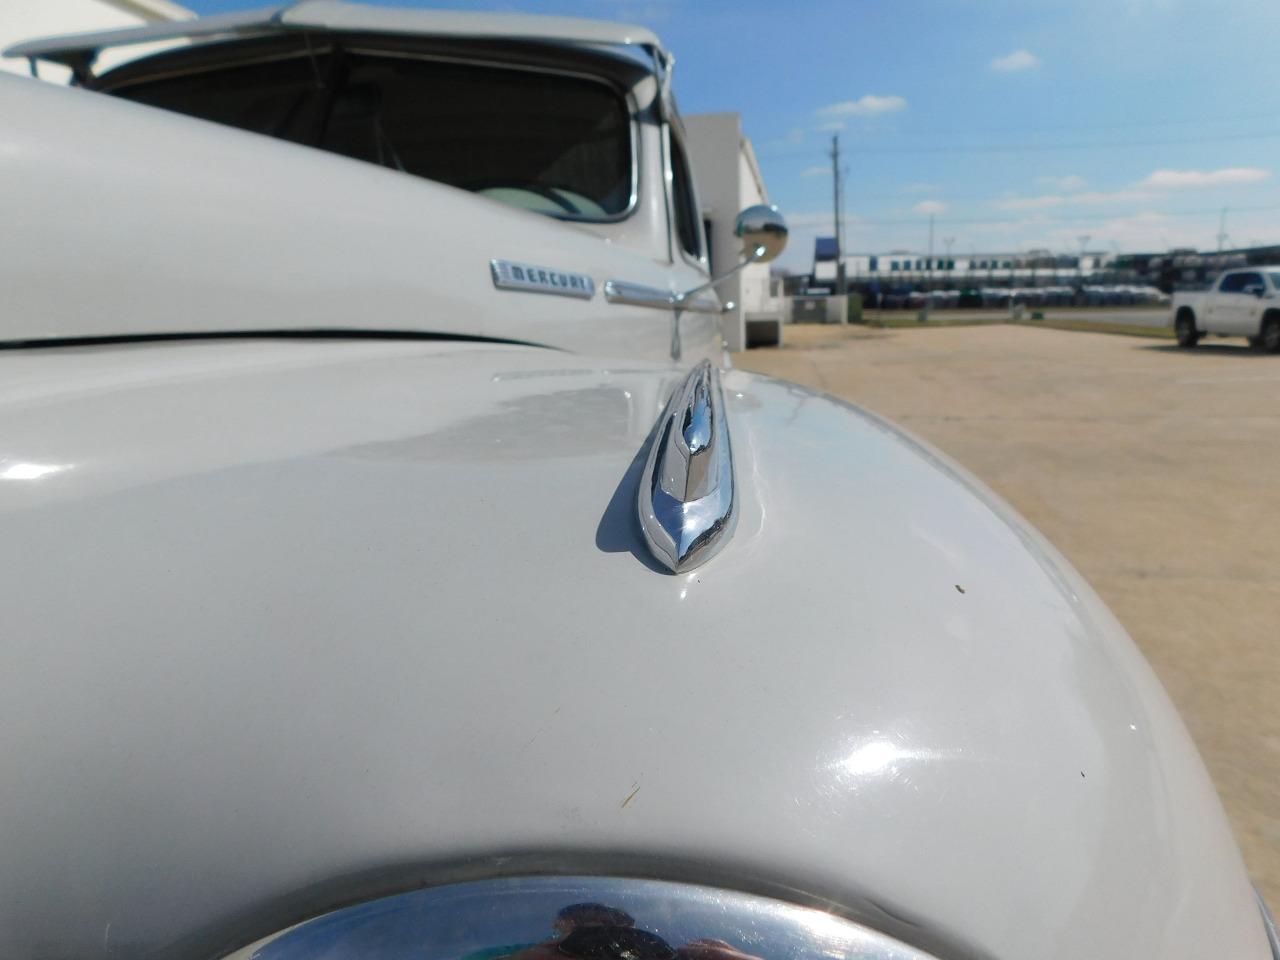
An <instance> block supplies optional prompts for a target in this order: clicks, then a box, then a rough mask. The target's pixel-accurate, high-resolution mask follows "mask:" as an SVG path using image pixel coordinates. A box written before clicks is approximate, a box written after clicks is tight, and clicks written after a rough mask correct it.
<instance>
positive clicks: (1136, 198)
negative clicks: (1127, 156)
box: [1067, 190, 1160, 204]
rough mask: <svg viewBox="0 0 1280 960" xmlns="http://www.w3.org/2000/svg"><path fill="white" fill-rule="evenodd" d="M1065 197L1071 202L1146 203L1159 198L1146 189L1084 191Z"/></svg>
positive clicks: (1158, 195)
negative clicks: (1105, 191) (1108, 191)
mask: <svg viewBox="0 0 1280 960" xmlns="http://www.w3.org/2000/svg"><path fill="white" fill-rule="evenodd" d="M1067 199H1068V200H1070V201H1071V202H1072V203H1085V204H1099V203H1147V202H1149V201H1151V200H1158V199H1160V194H1158V193H1149V192H1147V191H1146V190H1113V191H1112V192H1110V193H1104V192H1099V191H1086V192H1084V193H1076V194H1072V195H1071V196H1070V197H1068V198H1067Z"/></svg>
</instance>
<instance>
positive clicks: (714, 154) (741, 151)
mask: <svg viewBox="0 0 1280 960" xmlns="http://www.w3.org/2000/svg"><path fill="white" fill-rule="evenodd" d="M684 124H685V133H686V135H687V138H688V148H689V156H690V161H691V163H692V164H693V175H694V178H695V179H696V181H697V184H698V199H699V202H700V203H701V204H702V215H703V219H704V221H705V222H706V224H707V225H708V231H707V240H708V243H709V244H710V247H711V272H712V274H713V275H719V274H722V273H727V272H728V271H729V270H732V269H733V268H734V266H736V265H737V263H738V261H739V260H740V259H741V255H742V245H741V242H740V241H739V240H738V238H737V237H736V236H734V233H733V228H734V222H735V220H736V219H737V216H738V213H739V212H740V211H741V210H743V208H745V207H749V206H752V205H753V204H757V203H768V202H769V196H768V191H767V189H766V188H765V185H764V182H763V179H762V178H761V176H760V172H759V167H758V165H757V164H756V162H755V153H754V151H753V149H752V147H751V141H750V140H748V139H747V138H746V137H745V136H743V133H742V119H741V117H740V116H739V115H738V114H736V113H704V114H698V115H695V116H691V117H686V118H685V121H684ZM717 293H718V294H719V296H720V299H721V301H722V302H723V301H728V300H732V301H733V302H734V303H735V304H736V305H737V306H736V308H735V309H734V310H732V311H730V312H728V313H726V314H724V315H722V317H721V329H722V330H723V332H724V338H725V342H726V343H727V344H728V346H729V349H730V350H742V349H744V348H745V346H746V317H747V315H748V314H751V315H752V316H759V315H763V314H776V315H777V316H779V317H781V315H782V303H781V301H780V299H779V298H778V297H777V296H775V295H774V294H773V292H772V290H771V284H770V282H769V265H768V264H767V263H753V264H752V265H751V266H749V267H747V268H746V269H745V270H743V271H742V272H741V273H739V274H737V275H736V276H734V277H731V278H729V279H728V280H726V281H725V282H724V283H722V284H720V285H719V286H718V287H717Z"/></svg>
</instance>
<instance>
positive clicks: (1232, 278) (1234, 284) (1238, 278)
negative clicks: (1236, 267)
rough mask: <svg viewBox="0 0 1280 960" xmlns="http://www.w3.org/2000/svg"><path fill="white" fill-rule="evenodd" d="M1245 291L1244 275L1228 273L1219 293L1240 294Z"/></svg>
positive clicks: (1219, 286) (1223, 279)
mask: <svg viewBox="0 0 1280 960" xmlns="http://www.w3.org/2000/svg"><path fill="white" fill-rule="evenodd" d="M1243 289H1244V274H1243V273H1228V274H1227V275H1226V276H1225V277H1223V278H1222V283H1221V284H1219V285H1218V292H1219V293H1239V292H1240V291H1241V290H1243Z"/></svg>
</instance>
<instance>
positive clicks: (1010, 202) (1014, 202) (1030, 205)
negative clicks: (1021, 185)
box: [996, 194, 1067, 210]
mask: <svg viewBox="0 0 1280 960" xmlns="http://www.w3.org/2000/svg"><path fill="white" fill-rule="evenodd" d="M1066 202H1067V198H1066V197H1060V196H1058V195H1057V194H1046V195H1044V196H1041V197H1008V198H1006V199H1004V200H1000V201H997V202H996V206H997V207H999V208H1000V209H1001V210H1044V209H1046V208H1048V207H1060V206H1062V205H1063V204H1064V203H1066Z"/></svg>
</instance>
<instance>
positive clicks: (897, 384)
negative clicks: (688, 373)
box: [735, 325, 1280, 905]
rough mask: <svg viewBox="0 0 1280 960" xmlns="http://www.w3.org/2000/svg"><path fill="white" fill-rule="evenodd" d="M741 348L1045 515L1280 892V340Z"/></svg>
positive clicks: (1256, 869)
mask: <svg viewBox="0 0 1280 960" xmlns="http://www.w3.org/2000/svg"><path fill="white" fill-rule="evenodd" d="M735 362H736V363H737V364H738V365H739V366H740V367H744V368H746V369H750V370H757V371H760V372H763V373H768V374H771V375H774V376H779V377H784V378H786V379H789V380H795V381H798V382H800V383H803V384H807V385H809V386H812V387H816V388H818V389H822V390H825V391H828V392H830V393H833V394H836V395H838V396H841V397H844V398H846V399H848V400H852V401H854V402H857V403H859V404H861V405H863V406H865V407H868V408H870V409H872V410H874V411H876V412H878V413H881V414H883V415H885V416H887V417H889V418H890V419H892V420H894V421H896V422H898V423H900V424H902V425H903V426H905V427H906V428H907V429H909V430H911V431H913V432H915V433H917V434H919V435H920V436H922V437H924V438H925V439H927V440H929V441H930V442H932V443H933V444H935V445H936V446H938V447H940V448H941V449H943V450H944V451H946V452H947V453H948V454H950V455H951V456H952V457H954V458H955V459H956V460H958V461H960V462H961V463H962V464H964V465H965V466H966V467H968V468H969V469H970V470H972V471H973V472H974V473H976V474H977V475H978V476H979V477H980V478H982V479H983V480H984V481H986V483H987V484H989V485H990V486H991V487H993V488H994V489H995V490H996V491H997V492H998V493H1000V494H1001V495H1003V496H1004V497H1005V498H1007V499H1008V500H1009V501H1010V502H1011V503H1012V504H1013V505H1014V506H1015V507H1016V508H1017V509H1018V510H1019V511H1020V512H1021V513H1022V514H1023V515H1024V516H1025V517H1027V518H1028V519H1029V520H1030V521H1031V522H1032V523H1033V524H1035V525H1036V526H1037V527H1038V528H1039V529H1040V530H1041V531H1043V532H1044V533H1045V534H1046V535H1047V536H1048V537H1049V539H1050V540H1052V541H1053V542H1054V544H1055V545H1057V547H1058V548H1059V549H1060V550H1062V552H1063V553H1065V554H1066V555H1067V557H1068V558H1069V559H1070V560H1071V561H1072V562H1073V563H1074V564H1075V565H1076V566H1077V567H1078V568H1079V569H1080V570H1081V572H1082V573H1083V574H1084V575H1085V576H1086V577H1087V578H1088V579H1089V580H1090V581H1091V582H1092V583H1093V585H1094V587H1095V588H1096V589H1097V590H1098V592H1099V593H1100V594H1101V595H1102V597H1103V599H1104V600H1105V601H1106V602H1107V603H1108V604H1109V605H1110V606H1111V608H1112V610H1114V611H1115V613H1116V615H1117V616H1118V617H1119V618H1120V620H1121V621H1122V622H1123V623H1124V624H1125V626H1126V627H1127V628H1128V629H1129V632H1130V633H1131V634H1132V635H1133V637H1134V639H1135V640H1136V641H1137V642H1138V644H1139V645H1140V646H1141V647H1142V649H1143V651H1144V652H1145V653H1146V655H1147V657H1148V658H1149V659H1150V661H1151V663H1152V664H1153V666H1154V667H1155V669H1156V671H1157V673H1159V675H1160V677H1161V679H1162V680H1163V681H1164V684H1165V686H1166V687H1167V688H1168V690H1169V692H1170V694H1171V695H1172V697H1173V699H1174V701H1175V702H1176V703H1177V705H1178V707H1179V709H1180V710H1181V712H1182V715H1183V717H1184V719H1185V720H1186V722H1187V725H1188V726H1189V727H1190V729H1191V733H1192V735H1193V736H1194V737H1195V740H1196V742H1197V744H1198V745H1199V747H1200V750H1201V752H1202V753H1203V754H1204V757H1205V760H1206V761H1207V763H1208V765H1209V768H1210V771H1211V773H1212V774H1213V777H1214V779H1215V781H1216V783H1217V785H1218V789H1219V791H1220V792H1221V794H1222V797H1223V800H1224V802H1225V804H1226V808H1227V812H1228V814H1229V815H1230V817H1231V820H1232V823H1233V825H1234V827H1235V831H1236V836H1237V837H1238V839H1239V841H1240V844H1241V846H1242V848H1243V850H1244V854H1245V858H1246V860H1247V861H1248V864H1249V868H1250V871H1251V872H1252V874H1253V877H1254V879H1255V880H1256V881H1257V883H1258V885H1259V887H1260V888H1261V889H1262V891H1263V893H1264V894H1265V895H1266V896H1267V898H1268V900H1269V902H1270V903H1272V904H1273V905H1280V636H1278V630H1277V624H1280V582H1278V573H1280V509H1277V501H1278V499H1280V442H1278V437H1277V435H1278V434H1280V356H1271V355H1265V354H1261V353H1257V352H1254V351H1252V350H1249V349H1248V348H1247V347H1246V346H1245V344H1244V342H1243V341H1242V340H1241V341H1235V340H1221V341H1213V340H1210V341H1207V342H1206V343H1205V344H1203V345H1202V346H1201V347H1199V348H1197V349H1195V350H1190V351H1184V350H1179V349H1178V348H1176V347H1174V346H1173V345H1172V344H1171V343H1170V342H1169V341H1166V340H1156V339H1148V338H1142V337H1127V336H1114V335H1107V334H1100V333H1075V332H1064V331H1059V330H1049V329H1035V328H1032V327H1027V326H1018V327H1015V326H1005V325H994V326H969V327H943V328H937V329H896V330H873V329H868V328H866V327H837V326H829V327H828V326H789V327H787V328H786V330H785V332H784V346H782V347H781V348H769V349H762V350H753V351H751V352H749V353H746V354H740V355H738V356H737V357H736V358H735Z"/></svg>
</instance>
